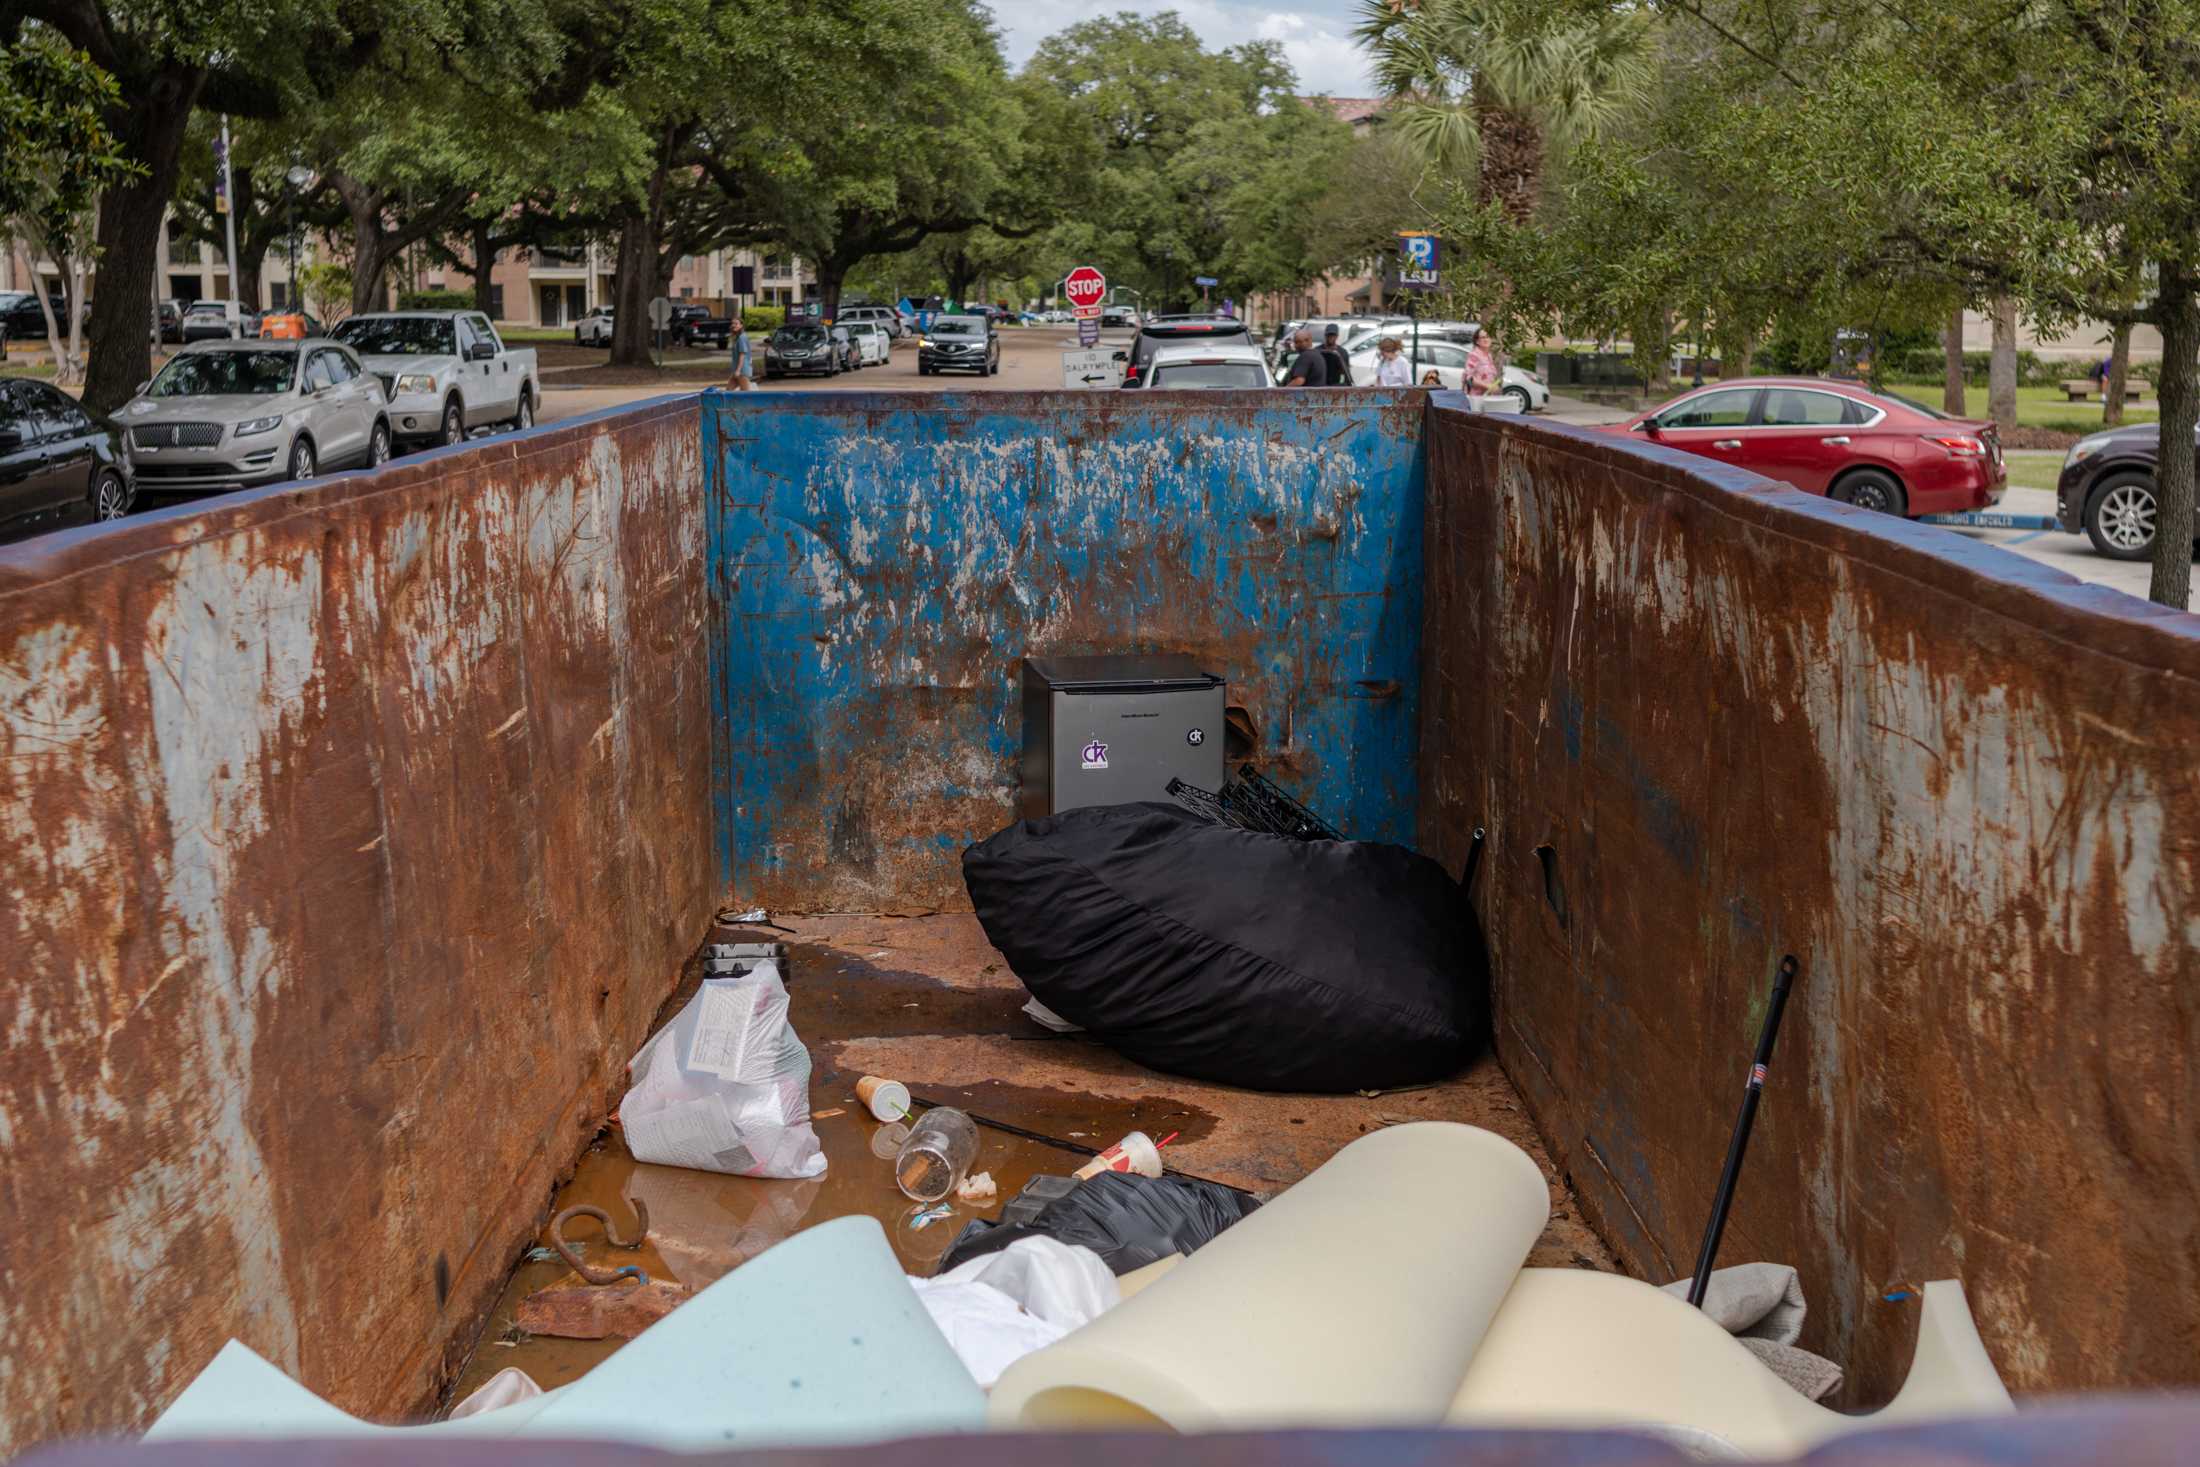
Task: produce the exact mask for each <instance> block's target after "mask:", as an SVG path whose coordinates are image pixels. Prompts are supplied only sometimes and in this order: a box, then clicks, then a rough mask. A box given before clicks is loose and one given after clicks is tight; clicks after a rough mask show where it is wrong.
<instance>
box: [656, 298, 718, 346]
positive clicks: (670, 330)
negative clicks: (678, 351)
mask: <svg viewBox="0 0 2200 1467" xmlns="http://www.w3.org/2000/svg"><path fill="white" fill-rule="evenodd" d="M709 319H710V307H708V306H696V305H680V304H675V305H674V306H673V308H672V315H671V316H670V317H669V318H667V319H666V321H665V340H667V341H669V342H671V343H672V344H673V345H675V346H682V345H685V344H686V343H687V339H688V329H689V328H690V327H691V326H693V325H694V324H695V323H696V322H698V321H708V320H709Z"/></svg>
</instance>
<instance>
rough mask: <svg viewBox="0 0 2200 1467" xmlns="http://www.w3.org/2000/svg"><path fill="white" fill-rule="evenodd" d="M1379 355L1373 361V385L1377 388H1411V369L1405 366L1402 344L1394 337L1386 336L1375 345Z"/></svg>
mask: <svg viewBox="0 0 2200 1467" xmlns="http://www.w3.org/2000/svg"><path fill="white" fill-rule="evenodd" d="M1375 349H1376V351H1378V352H1380V353H1381V355H1380V356H1378V357H1377V358H1376V359H1375V385H1376V386H1377V387H1411V386H1412V385H1413V368H1412V367H1410V366H1408V365H1407V364H1406V358H1405V348H1404V343H1402V342H1400V341H1399V340H1398V338H1397V337H1395V336H1386V337H1384V338H1383V339H1382V340H1381V341H1379V342H1377V343H1376V344H1375Z"/></svg>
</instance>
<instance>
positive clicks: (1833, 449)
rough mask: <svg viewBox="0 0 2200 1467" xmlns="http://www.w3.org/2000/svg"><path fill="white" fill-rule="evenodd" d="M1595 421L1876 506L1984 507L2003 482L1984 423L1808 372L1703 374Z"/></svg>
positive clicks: (1996, 446) (1902, 510)
mask: <svg viewBox="0 0 2200 1467" xmlns="http://www.w3.org/2000/svg"><path fill="white" fill-rule="evenodd" d="M1604 431H1605V432H1608V433H1626V434H1633V435H1636V436H1639V437H1641V438H1643V439H1644V440H1646V441H1648V442H1651V443H1660V444H1663V445H1664V446H1666V447H1667V448H1678V449H1683V450H1685V451H1687V452H1689V453H1700V454H1702V455H1703V456H1704V457H1705V458H1713V459H1717V460H1718V461H1719V462H1721V463H1728V464H1733V465H1735V466H1736V467H1737V468H1744V469H1753V470H1755V471H1756V472H1758V473H1760V474H1763V475H1764V476H1765V477H1766V478H1768V479H1779V480H1781V481H1782V482H1784V483H1788V484H1792V485H1794V486H1795V487H1796V488H1798V489H1802V490H1806V491H1808V492H1810V493H1812V494H1824V495H1826V496H1828V497H1829V498H1833V499H1838V500H1841V501H1843V502H1844V503H1847V504H1855V505H1861V506H1863V507H1864V508H1866V509H1876V510H1883V511H1885V512H1886V513H1888V514H1898V515H1926V514H1948V513H1951V512H1953V511H1956V510H1965V509H1986V508H1988V507H1990V506H1992V505H1995V504H1998V503H2000V501H2001V495H2002V491H2003V490H2004V489H2005V488H2007V487H2008V483H2009V475H2008V473H2007V471H2006V470H2004V469H2003V468H2002V463H2001V438H2000V436H1999V435H1998V434H1996V433H1995V431H1994V425H1993V424H1992V423H1990V422H1985V423H1982V422H1974V421H1972V420H1970V419H1968V418H1951V417H1949V416H1947V415H1946V414H1944V413H1940V412H1936V411H1934V410H1933V409H1932V408H1929V407H1926V406H1924V405H1923V404H1922V403H1915V402H1911V401H1909V400H1908V399H1906V398H1899V397H1892V396H1889V395H1888V394H1886V393H1883V392H1873V391H1871V390H1869V389H1868V388H1865V387H1863V386H1860V385H1858V384H1856V383H1853V382H1829V381H1825V380H1823V379H1820V378H1817V377H1746V378H1742V379H1740V380H1738V381H1733V382H1716V383H1711V384H1708V385H1706V386H1703V387H1699V388H1697V389H1696V390H1695V391H1693V392H1689V393H1686V394H1684V395H1682V396H1680V397H1676V398H1674V399H1673V400H1672V401H1671V402H1669V403H1666V404H1665V405H1664V406H1663V407H1658V408H1653V409H1652V410H1650V411H1649V412H1646V413H1643V414H1641V415H1640V416H1638V417H1634V418H1630V419H1628V420H1627V421H1626V422H1624V423H1613V424H1610V425H1608V426H1607V427H1606V428H1605V430H1604Z"/></svg>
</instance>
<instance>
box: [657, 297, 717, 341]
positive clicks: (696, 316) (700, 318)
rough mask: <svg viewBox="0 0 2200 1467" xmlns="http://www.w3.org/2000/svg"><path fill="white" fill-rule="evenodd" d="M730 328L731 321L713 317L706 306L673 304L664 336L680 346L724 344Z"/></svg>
mask: <svg viewBox="0 0 2200 1467" xmlns="http://www.w3.org/2000/svg"><path fill="white" fill-rule="evenodd" d="M731 329H732V323H731V322H729V321H725V320H721V319H717V318H714V317H713V316H712V315H711V313H710V307H708V306H674V307H673V308H672V319H671V320H670V321H668V322H667V323H666V324H665V338H666V339H667V340H668V341H674V342H677V343H679V344H680V345H682V346H724V345H725V344H726V338H727V335H728V333H729V332H730V331H731Z"/></svg>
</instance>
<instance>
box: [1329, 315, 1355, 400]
mask: <svg viewBox="0 0 2200 1467" xmlns="http://www.w3.org/2000/svg"><path fill="white" fill-rule="evenodd" d="M1322 360H1323V361H1324V362H1326V363H1327V364H1328V366H1329V385H1330V386H1331V387H1350V386H1351V385H1352V363H1351V362H1349V361H1347V360H1346V359H1345V354H1344V347H1343V346H1342V345H1340V344H1339V343H1338V341H1337V328H1336V327H1335V326H1331V327H1330V328H1329V329H1328V330H1327V331H1324V332H1323V333H1322Z"/></svg>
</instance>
